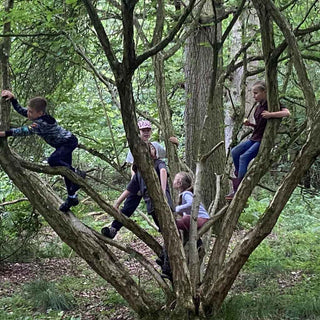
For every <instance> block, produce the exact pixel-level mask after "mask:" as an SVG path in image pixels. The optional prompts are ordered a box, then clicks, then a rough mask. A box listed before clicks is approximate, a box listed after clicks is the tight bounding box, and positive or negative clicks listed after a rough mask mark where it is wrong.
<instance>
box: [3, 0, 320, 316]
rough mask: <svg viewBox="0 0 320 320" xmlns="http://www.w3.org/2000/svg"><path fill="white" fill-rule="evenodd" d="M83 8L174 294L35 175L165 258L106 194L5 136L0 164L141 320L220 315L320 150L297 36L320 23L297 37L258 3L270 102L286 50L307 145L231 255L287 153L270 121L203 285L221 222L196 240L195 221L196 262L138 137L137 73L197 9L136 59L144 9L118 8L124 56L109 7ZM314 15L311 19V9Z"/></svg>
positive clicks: (145, 262)
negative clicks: (131, 264) (253, 202)
mask: <svg viewBox="0 0 320 320" xmlns="http://www.w3.org/2000/svg"><path fill="white" fill-rule="evenodd" d="M82 2H83V4H84V6H85V8H86V10H87V12H88V16H89V19H90V22H91V24H92V26H93V28H94V30H95V35H96V36H97V39H98V40H99V44H100V50H101V53H103V54H104V55H105V56H106V57H107V59H108V62H109V66H110V69H111V70H112V74H113V77H114V83H115V85H116V87H117V90H118V95H119V100H120V109H121V115H122V119H123V125H124V128H125V132H126V137H127V140H128V143H129V146H130V149H131V150H132V153H133V156H134V157H135V159H136V161H137V163H138V165H139V169H140V170H141V172H142V175H143V178H144V180H145V182H146V184H147V187H148V190H149V193H150V196H151V198H152V200H153V203H154V207H155V211H156V213H157V214H158V217H159V221H160V226H161V229H162V235H163V239H164V243H165V246H166V249H167V251H168V254H169V258H170V263H171V266H172V271H173V286H172V287H171V286H170V285H169V283H167V282H165V281H164V280H163V279H162V278H161V277H160V274H159V273H158V272H157V271H156V270H155V268H154V266H153V264H152V263H151V261H150V259H149V258H148V257H144V256H142V255H141V254H140V253H139V252H137V251H135V250H134V249H133V248H131V247H126V246H123V245H122V244H120V243H118V242H117V241H114V240H110V239H107V238H105V237H103V236H102V235H100V234H99V233H97V232H96V231H95V230H93V229H91V228H89V227H87V226H85V225H84V224H82V223H81V222H80V221H79V220H78V219H77V218H76V217H75V216H74V215H73V214H72V213H68V214H63V213H61V212H60V211H59V210H58V209H57V208H58V207H59V203H60V202H61V200H60V199H59V198H58V196H57V195H56V194H55V192H54V190H53V188H52V187H51V186H50V185H48V184H46V183H45V182H44V181H43V180H42V179H41V178H40V177H39V175H38V174H37V173H36V172H38V173H39V172H42V173H47V174H51V175H54V174H63V175H66V176H67V177H68V178H70V179H71V180H72V181H74V182H76V183H78V184H79V185H80V186H81V187H82V189H83V190H84V191H85V192H86V193H87V194H88V195H89V196H90V197H91V198H92V199H93V200H94V201H95V202H96V203H97V204H98V205H99V206H100V208H101V209H102V210H104V211H106V212H107V213H108V214H110V215H111V216H113V217H114V218H116V219H117V220H119V221H120V222H122V223H123V224H124V226H125V227H126V228H127V229H129V230H130V231H131V232H133V233H134V234H135V235H137V236H138V237H139V238H140V239H141V240H142V241H144V242H145V243H146V244H147V245H148V246H149V247H150V248H151V249H152V250H153V251H154V252H155V253H156V254H157V255H160V253H161V245H160V244H159V243H158V242H157V241H156V239H155V238H153V237H152V236H151V235H150V234H148V233H147V232H146V231H145V230H143V229H142V228H141V227H139V225H137V224H136V223H135V222H133V221H132V220H130V219H127V218H126V217H124V216H123V215H121V214H120V213H118V212H117V211H116V210H115V209H113V208H112V206H111V205H110V204H109V203H108V202H107V201H106V200H105V199H104V198H103V196H102V195H101V194H99V193H97V192H96V191H95V190H94V189H93V188H92V187H91V186H90V185H89V184H88V183H87V182H86V181H84V180H83V179H81V178H80V177H78V176H77V175H75V174H74V173H73V172H71V171H69V170H67V169H65V168H49V167H47V166H45V165H39V164H35V163H30V162H28V161H26V160H23V159H21V158H20V157H19V156H18V155H17V154H16V153H15V152H14V151H12V150H11V149H10V148H9V146H8V144H7V140H5V139H1V141H0V164H1V167H2V168H3V170H4V171H5V172H6V173H7V174H8V176H9V177H10V179H11V180H12V181H13V183H14V184H15V185H16V186H17V187H18V188H19V189H20V190H21V191H22V192H23V193H24V194H25V195H26V197H27V198H28V199H29V201H30V202H31V203H32V205H33V206H34V208H35V209H36V210H37V211H38V212H39V213H40V214H41V215H42V216H43V217H44V218H45V219H46V221H47V222H48V223H49V224H50V225H51V227H52V228H53V229H54V230H55V231H56V232H57V234H58V235H59V236H60V237H61V239H62V240H63V241H64V242H65V243H67V244H68V245H69V246H70V247H72V248H73V249H74V250H75V251H76V252H77V253H78V254H79V255H80V256H81V257H82V258H83V259H84V260H86V261H87V263H88V264H89V265H90V267H91V268H92V269H93V270H95V271H96V272H97V273H98V274H99V275H101V276H102V277H103V278H104V279H105V280H106V281H108V282H109V283H110V284H111V285H112V286H114V287H115V288H116V290H117V291H118V292H119V294H121V295H122V296H123V297H124V298H125V299H126V300H127V301H128V304H129V305H130V307H131V308H132V309H133V310H134V311H135V312H137V314H138V315H139V316H140V317H141V318H151V317H152V318H154V317H158V318H159V319H160V318H172V319H187V318H188V319H190V318H191V319H192V318H194V319H195V318H197V317H198V316H199V314H200V315H201V316H203V317H207V318H208V317H209V316H210V315H211V314H212V313H215V312H217V311H218V310H219V308H220V307H221V304H222V303H223V300H224V299H225V297H226V295H227V293H228V291H229V289H230V287H231V285H232V284H233V282H234V281H235V279H236V277H237V275H238V273H239V271H240V270H241V268H242V266H243V265H244V263H245V262H246V261H247V259H248V257H249V256H250V254H251V253H252V252H253V251H254V249H255V248H256V247H257V246H258V245H259V244H260V243H261V241H262V240H263V239H264V238H265V237H266V236H267V235H268V234H269V233H270V232H271V231H272V228H273V227H274V225H275V223H276V221H277V219H278V217H279V215H280V214H281V211H282V209H283V207H284V206H285V204H286V202H287V201H288V199H289V197H290V195H291V194H292V192H293V190H294V189H295V188H296V186H297V185H298V183H299V181H300V179H301V178H302V177H303V175H304V173H305V172H306V171H307V170H308V169H309V168H310V166H311V165H312V163H313V162H314V161H315V159H316V157H317V156H318V155H319V153H320V146H319V143H318V139H317V137H318V136H319V134H320V124H319V117H320V113H319V108H318V107H319V103H318V104H317V102H316V98H315V94H314V91H313V88H312V83H311V81H310V80H309V77H308V72H307V68H306V66H305V62H304V60H303V58H302V56H301V54H300V50H301V49H300V47H299V45H298V38H297V35H304V34H307V33H309V32H310V31H311V27H312V28H313V29H312V32H313V31H314V30H318V29H319V26H318V25H312V26H310V28H308V29H307V28H306V29H301V28H297V29H296V30H294V31H292V29H291V27H290V25H289V24H288V22H287V20H286V18H285V17H284V16H283V15H282V14H281V12H280V10H279V8H278V7H277V6H276V5H275V4H274V3H273V2H272V1H269V0H267V1H260V0H254V1H253V4H254V6H255V8H256V10H257V13H258V16H259V20H260V27H261V41H262V47H263V57H264V62H265V74H266V80H267V83H268V100H269V105H270V106H272V108H274V110H276V108H278V86H277V67H278V63H279V61H280V57H281V54H283V52H284V51H285V50H286V48H288V52H289V53H288V54H289V58H291V57H292V61H293V64H294V67H295V70H296V75H297V78H298V79H299V83H300V86H301V91H302V92H303V94H304V101H305V105H306V106H307V109H308V112H307V120H308V131H307V132H306V134H307V139H306V141H305V143H304V146H303V148H302V149H301V151H300V153H299V155H298V156H297V158H296V159H295V161H294V163H293V165H292V167H291V170H290V172H289V173H288V174H287V175H286V177H285V178H284V179H283V181H282V183H281V185H280V186H279V188H278V190H277V192H276V193H275V195H274V197H273V200H272V201H271V202H270V204H269V205H268V207H267V208H266V210H265V212H264V215H263V216H262V217H260V219H259V220H258V222H257V224H256V225H255V226H254V227H253V228H252V229H251V230H249V231H248V232H247V233H246V235H245V236H244V238H243V239H242V240H241V241H240V242H239V243H238V244H237V245H236V247H235V248H234V249H233V250H232V252H231V253H230V254H229V255H228V254H227V249H228V246H229V241H230V239H231V236H232V234H233V230H234V228H235V227H236V224H237V221H238V219H239V216H240V214H241V211H242V210H243V208H244V206H245V204H246V202H247V199H248V197H249V196H250V194H251V192H252V190H253V189H254V187H255V186H256V184H257V183H258V182H259V180H260V178H261V177H262V176H263V175H264V174H265V173H266V172H267V170H268V169H269V168H270V166H271V164H272V163H273V162H274V161H275V160H276V159H277V158H278V157H279V155H280V154H281V148H280V149H275V148H273V142H274V138H275V135H276V133H277V128H278V126H279V123H278V122H277V121H270V122H269V123H268V126H267V129H266V133H265V135H264V140H263V143H262V145H261V151H260V154H259V156H258V157H257V158H256V160H255V161H254V163H253V165H252V166H251V168H250V170H249V171H248V173H247V175H246V177H245V179H244V180H243V182H242V184H241V185H240V188H239V190H238V192H237V194H236V196H235V198H234V199H233V201H232V202H231V204H230V206H229V207H228V208H227V209H226V212H225V213H224V214H223V215H222V213H221V214H219V215H217V216H219V217H220V219H221V230H220V232H219V233H218V234H217V235H216V237H215V241H214V245H213V248H212V250H211V251H210V256H209V260H208V264H207V267H206V269H205V271H204V275H203V279H200V277H199V276H198V273H199V271H198V270H199V262H198V259H197V257H196V256H195V254H196V252H195V251H196V250H195V248H196V240H197V238H198V236H200V235H202V234H203V233H204V232H205V231H206V230H207V229H208V228H209V227H210V226H212V224H213V223H214V222H215V221H216V220H217V216H214V217H213V218H212V220H211V221H210V222H208V223H207V224H206V225H205V226H204V227H203V229H202V230H200V231H199V234H198V235H197V234H196V230H195V228H194V226H195V224H194V222H193V226H192V227H191V236H190V240H189V247H190V249H191V250H190V252H191V253H190V257H189V258H190V259H189V261H190V263H189V261H188V259H187V257H186V254H185V251H184V248H183V246H182V243H181V241H180V238H179V234H178V231H177V229H176V227H175V223H174V218H173V216H172V215H171V212H170V210H169V208H168V206H167V204H166V201H165V199H164V196H163V194H162V192H161V190H160V185H159V181H158V179H157V177H156V175H155V173H154V171H153V170H152V164H151V160H150V159H149V157H148V156H147V152H146V146H145V145H144V144H143V143H142V142H141V140H140V138H139V137H138V131H137V120H136V104H135V97H134V89H133V84H132V82H133V78H134V75H135V71H136V70H137V68H138V67H139V66H140V65H141V64H142V63H143V62H144V61H146V60H147V59H149V58H151V57H152V56H153V55H155V54H160V52H161V50H163V49H164V48H165V47H166V46H168V45H170V44H171V42H172V41H173V40H174V39H175V37H176V35H177V34H178V32H179V30H180V29H181V28H182V26H183V24H184V23H185V22H186V19H187V17H188V15H189V14H190V12H191V10H192V8H193V5H194V2H190V3H189V5H188V6H187V7H186V8H185V10H183V11H182V12H181V14H180V16H179V18H178V19H175V20H176V22H175V23H173V26H172V28H170V29H168V30H167V32H166V33H165V36H162V37H159V38H158V39H156V37H154V42H153V43H152V46H151V47H150V48H149V49H147V50H145V51H143V52H141V53H140V54H139V53H138V49H137V47H136V46H135V42H134V39H135V38H134V25H135V19H134V13H135V9H136V8H138V7H137V6H138V2H136V1H123V2H122V3H121V12H118V14H120V15H121V21H122V35H123V37H122V40H123V44H122V51H121V55H120V54H119V48H118V47H116V45H114V44H113V42H112V41H111V39H110V36H109V35H108V32H107V29H106V28H105V26H104V24H103V22H102V18H101V17H102V14H103V10H97V8H96V7H94V5H93V4H92V2H91V1H89V0H83V1H82ZM98 4H99V3H98ZM11 5H12V4H11ZM161 5H162V4H161V2H159V3H158V4H157V8H158V7H159V8H162V7H161ZM5 8H6V10H7V11H9V9H10V6H9V5H8V4H6V5H5ZM312 8H313V6H312V5H311V7H310V9H312ZM117 10H119V9H117ZM137 11H138V10H137ZM241 11H242V10H241V6H239V12H241ZM307 12H309V14H310V12H311V11H307ZM236 16H237V15H235V17H236ZM235 19H236V18H235ZM233 23H234V21H232V22H231V23H230V24H229V25H230V28H231V27H232V25H233ZM274 23H276V24H277V25H278V27H279V29H280V30H281V34H279V35H277V36H278V37H279V39H281V42H280V44H279V45H278V46H276V44H275V41H274V36H275V31H274ZM150 25H152V24H150ZM298 25H299V23H298ZM5 27H6V28H7V29H5V30H4V32H3V34H5V33H9V30H8V28H9V27H10V24H9V25H8V24H5ZM299 27H300V25H299ZM227 34H228V33H225V35H227ZM4 39H6V38H4ZM117 45H118V43H117ZM216 45H217V44H216ZM247 45H248V44H245V45H244V46H243V48H240V50H239V53H238V54H237V55H236V57H234V59H232V61H231V63H230V65H229V66H228V68H227V70H226V73H224V74H221V75H218V74H217V75H215V76H213V77H212V78H211V85H210V89H211V90H210V92H209V96H210V98H209V103H208V106H209V108H210V107H211V108H212V107H213V105H214V103H215V101H217V100H218V99H220V98H221V97H220V96H219V94H221V93H219V94H218V91H217V90H216V88H217V86H218V85H221V84H222V83H223V79H225V77H227V75H228V74H229V72H230V70H232V69H233V70H234V69H236V68H237V67H238V66H236V64H237V63H238V64H240V65H241V63H242V62H241V61H238V58H239V57H240V55H241V53H242V52H244V51H245V50H246V48H247ZM9 49H10V42H9V41H6V42H5V41H3V42H2V46H1V53H0V54H1V55H2V56H5V53H7V52H9V51H10V50H9ZM116 49H117V50H116ZM289 58H288V59H289ZM120 59H121V60H120ZM1 61H3V60H1ZM4 66H5V67H6V68H7V63H5V64H4ZM1 77H2V79H3V85H4V86H5V83H7V85H9V84H8V73H7V72H5V69H2V72H1ZM6 81H7V82H6ZM9 110H10V109H9V106H8V103H6V102H4V101H1V118H0V120H1V122H0V123H1V129H6V128H8V126H9ZM208 119H209V120H210V121H208V122H207V123H208V124H207V125H208V126H209V128H212V127H213V124H212V123H213V122H212V121H211V120H212V119H210V115H208ZM221 121H222V120H220V122H221ZM219 125H221V126H222V125H223V124H222V123H219ZM294 138H295V137H292V140H294ZM207 147H208V146H206V148H207ZM211 147H212V146H211ZM206 148H201V149H200V153H199V157H198V159H199V162H200V164H201V165H204V164H205V160H206V157H208V156H209V155H210V153H208V152H207V151H208V150H207V149H206ZM199 171H200V175H198V176H197V177H196V190H195V194H196V200H195V201H194V202H195V206H196V202H198V201H199V198H198V195H199V189H201V188H199V183H198V181H199V180H201V172H202V170H199ZM114 247H115V248H117V249H120V250H121V251H123V252H125V253H128V254H130V255H131V256H134V258H135V259H137V260H138V261H139V262H140V263H141V265H142V266H143V267H144V268H145V270H146V271H147V272H148V273H149V274H150V278H152V279H153V281H154V283H155V285H158V286H159V288H161V290H162V291H163V293H164V295H165V297H166V305H167V309H163V308H162V307H163V306H162V305H161V303H160V302H158V301H154V300H153V299H152V295H151V294H150V293H148V292H147V291H146V290H145V288H143V287H142V286H140V284H138V283H136V282H135V280H134V279H133V277H132V276H131V275H130V273H129V272H128V270H126V268H125V267H124V265H123V264H122V263H121V262H120V261H118V260H117V259H116V257H115V254H114V252H113V248H114ZM195 262H196V263H197V264H198V266H196V267H195V266H194V263H195ZM173 302H175V303H173Z"/></svg>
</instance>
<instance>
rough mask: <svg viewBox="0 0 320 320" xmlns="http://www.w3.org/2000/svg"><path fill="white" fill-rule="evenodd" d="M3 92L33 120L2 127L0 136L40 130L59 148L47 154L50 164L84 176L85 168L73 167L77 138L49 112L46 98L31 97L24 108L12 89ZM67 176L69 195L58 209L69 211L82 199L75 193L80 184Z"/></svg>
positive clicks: (4, 96)
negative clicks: (7, 128)
mask: <svg viewBox="0 0 320 320" xmlns="http://www.w3.org/2000/svg"><path fill="white" fill-rule="evenodd" d="M1 96H2V97H3V98H6V100H10V101H11V103H12V106H13V108H14V109H15V110H16V111H17V112H18V113H19V114H21V115H22V116H24V117H26V118H28V119H29V120H31V121H32V124H31V125H26V126H22V127H20V128H11V129H9V130H6V131H0V137H8V136H28V135H32V134H37V135H39V136H40V137H41V138H43V139H44V141H46V142H47V143H48V144H49V145H50V146H51V147H53V148H55V149H56V150H55V151H54V152H53V153H52V154H51V155H50V157H49V158H48V163H49V165H50V166H51V167H56V166H63V167H67V168H69V169H71V170H72V171H74V172H76V173H77V174H79V175H80V176H81V177H83V178H84V177H85V172H83V171H80V170H76V169H74V168H73V167H72V152H73V150H74V149H75V148H76V147H77V146H78V139H77V138H76V136H74V135H73V134H72V133H71V132H70V131H67V130H65V129H63V128H62V127H60V126H59V125H58V123H57V121H56V120H55V119H54V118H53V117H51V116H49V115H47V114H46V107H47V101H46V99H44V98H42V97H35V98H32V99H31V100H30V101H29V103H28V108H23V107H21V106H20V104H19V103H18V101H17V99H16V98H15V97H14V95H13V93H12V92H11V91H9V90H3V91H2V92H1ZM64 180H65V184H66V187H67V191H68V198H67V199H66V201H65V202H64V203H63V204H62V205H61V206H60V208H59V209H60V210H61V211H63V212H67V211H68V210H69V209H70V208H71V207H72V206H76V205H77V204H78V203H79V200H78V196H77V194H76V191H78V189H79V186H78V185H77V184H75V183H73V182H72V181H70V180H69V179H68V178H67V177H64Z"/></svg>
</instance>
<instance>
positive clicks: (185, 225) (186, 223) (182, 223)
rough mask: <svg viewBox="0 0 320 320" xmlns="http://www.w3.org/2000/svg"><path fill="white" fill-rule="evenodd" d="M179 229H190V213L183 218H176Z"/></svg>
mask: <svg viewBox="0 0 320 320" xmlns="http://www.w3.org/2000/svg"><path fill="white" fill-rule="evenodd" d="M176 225H177V228H178V230H183V231H189V229H190V215H185V216H183V217H182V218H181V219H177V220H176Z"/></svg>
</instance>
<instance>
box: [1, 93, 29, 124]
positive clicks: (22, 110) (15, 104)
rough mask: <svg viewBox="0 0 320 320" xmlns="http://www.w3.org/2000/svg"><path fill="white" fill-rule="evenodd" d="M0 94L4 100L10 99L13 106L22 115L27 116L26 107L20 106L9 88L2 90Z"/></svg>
mask: <svg viewBox="0 0 320 320" xmlns="http://www.w3.org/2000/svg"><path fill="white" fill-rule="evenodd" d="M1 96H2V97H3V98H5V99H6V100H10V101H11V103H12V106H13V108H14V109H15V110H16V111H17V112H18V113H19V114H21V115H22V116H24V117H26V118H27V117H28V111H27V110H28V109H27V108H23V107H21V106H20V104H19V102H18V100H17V99H16V98H15V96H14V94H13V93H12V92H11V91H9V90H2V92H1Z"/></svg>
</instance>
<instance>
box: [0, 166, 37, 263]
mask: <svg viewBox="0 0 320 320" xmlns="http://www.w3.org/2000/svg"><path fill="white" fill-rule="evenodd" d="M0 175H2V179H0V189H1V198H0V202H2V203H3V202H10V201H12V200H15V199H17V198H18V199H19V198H23V195H22V194H21V193H20V192H17V191H16V189H15V188H14V186H13V185H12V184H11V182H10V181H8V178H7V176H6V175H4V174H3V173H2V172H0ZM40 227H41V223H40V219H39V216H38V215H37V214H35V212H33V211H32V208H31V206H30V204H29V202H28V201H21V202H17V203H14V204H11V205H9V204H8V205H6V206H4V207H0V261H1V260H5V259H9V260H11V261H18V260H21V259H25V258H26V257H28V256H29V254H30V252H31V251H32V237H34V236H35V235H36V234H37V232H38V231H39V229H40Z"/></svg>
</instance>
